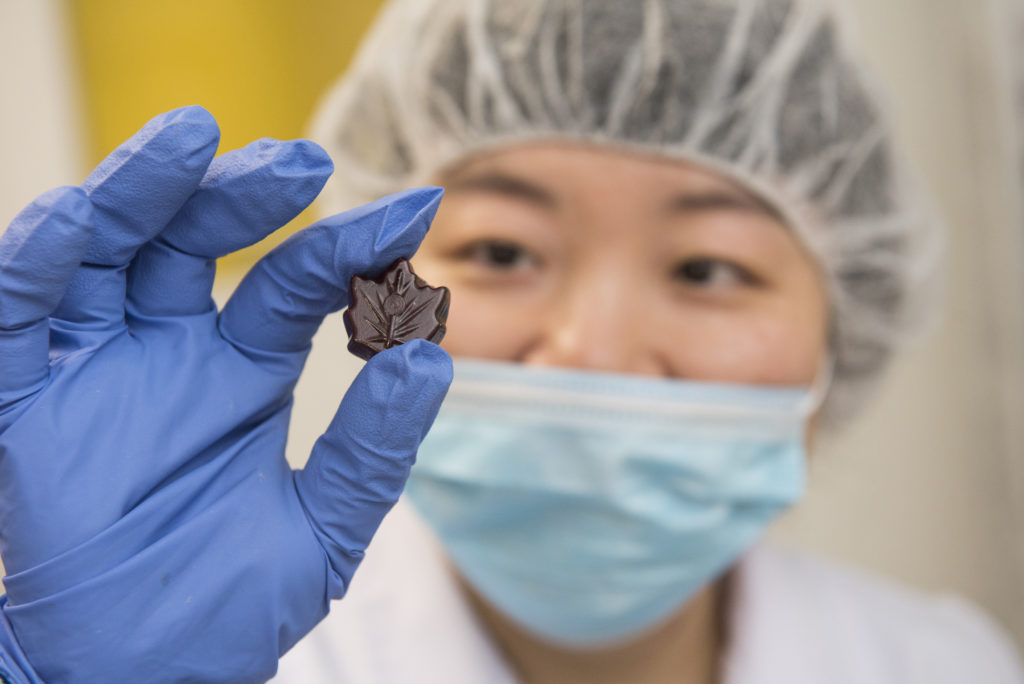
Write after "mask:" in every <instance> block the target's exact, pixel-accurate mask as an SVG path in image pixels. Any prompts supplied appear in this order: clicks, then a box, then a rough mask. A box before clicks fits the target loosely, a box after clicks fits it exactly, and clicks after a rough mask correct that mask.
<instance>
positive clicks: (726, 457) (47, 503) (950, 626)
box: [0, 0, 1022, 684]
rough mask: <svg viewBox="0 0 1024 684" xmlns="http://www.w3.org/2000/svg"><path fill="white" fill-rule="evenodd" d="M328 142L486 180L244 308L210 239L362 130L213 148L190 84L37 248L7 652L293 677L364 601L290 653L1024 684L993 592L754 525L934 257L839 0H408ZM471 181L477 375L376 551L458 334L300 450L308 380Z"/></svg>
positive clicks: (14, 474)
mask: <svg viewBox="0 0 1024 684" xmlns="http://www.w3.org/2000/svg"><path fill="white" fill-rule="evenodd" d="M317 137H318V138H320V139H321V140H322V141H323V142H324V144H325V146H326V147H327V148H328V149H329V150H330V153H331V156H332V157H333V158H334V160H335V162H336V163H337V164H338V167H339V173H338V174H337V177H338V182H337V183H336V184H335V186H334V187H333V192H334V195H333V197H334V200H333V201H334V202H336V203H338V205H339V206H346V207H347V206H352V205H353V204H358V203H360V201H369V200H371V199H373V198H376V197H378V196H380V195H382V194H385V193H388V192H395V191H398V190H401V189H402V188H404V187H408V186H413V185H420V184H423V183H428V182H429V183H437V184H441V185H443V186H445V188H446V199H445V201H444V203H443V204H442V205H441V206H440V209H438V199H439V197H438V193H437V192H436V191H432V190H421V191H413V192H408V193H404V194H399V195H395V196H391V197H388V198H385V199H384V200H380V201H377V202H375V203H373V204H371V205H369V206H367V207H364V208H361V209H358V210H354V211H351V212H348V213H346V214H342V215H339V216H334V217H331V218H329V219H325V220H324V221H322V222H320V223H318V224H316V225H315V226H313V227H311V228H310V229H308V230H307V231H303V232H302V233H300V234H299V235H297V236H295V237H294V238H293V239H291V240H289V241H288V242H286V243H285V245H283V246H282V247H281V248H279V249H277V250H275V251H274V252H273V253H272V254H271V255H270V256H269V257H268V258H266V259H265V260H263V261H262V262H261V263H260V264H259V265H258V266H257V267H256V268H255V269H254V270H253V272H252V273H251V274H250V275H249V276H247V278H246V281H245V282H243V284H242V285H241V286H240V288H239V290H238V291H237V292H236V293H235V295H234V296H233V297H232V299H231V301H230V302H229V303H228V304H227V305H226V306H225V308H224V310H223V311H221V312H219V314H218V312H217V311H216V309H215V308H214V307H212V306H211V304H210V299H209V292H210V283H211V282H212V263H213V262H212V260H213V259H214V258H216V257H217V256H220V255H221V254H224V253H226V252H228V251H231V250H232V249H237V248H238V247H240V246H242V245H244V244H249V243H251V242H253V241H254V240H256V239H259V237H261V236H262V235H263V234H265V233H266V232H268V231H270V230H272V229H273V228H274V227H276V226H278V225H281V223H283V222H285V221H286V220H287V219H288V218H289V217H290V216H291V215H294V214H295V213H297V212H298V211H299V210H300V209H301V208H302V207H303V206H305V204H307V203H308V202H309V201H310V200H311V199H312V197H313V196H314V195H315V194H316V193H317V192H318V191H319V189H320V186H321V185H322V184H323V183H324V182H325V180H326V177H327V175H328V174H329V171H330V169H329V161H328V160H327V159H326V157H325V156H324V155H323V153H322V152H321V151H319V150H318V149H317V148H315V147H314V146H311V145H309V144H308V143H305V142H301V141H300V142H296V143H277V142H274V141H263V142H259V143H256V144H254V145H253V146H250V147H249V148H246V149H245V150H241V151H237V152H231V153H228V154H225V155H223V156H221V157H219V158H218V159H216V160H214V159H213V155H214V151H215V150H216V142H217V130H216V125H215V123H213V122H212V119H210V118H209V116H208V115H207V114H205V113H204V112H202V110H198V109H197V108H186V109H183V110H178V111H176V112H171V113H169V114H167V115H164V116H162V117H158V119H156V120H154V121H153V122H151V123H150V124H148V125H147V126H146V128H144V129H143V130H142V131H141V132H140V134H138V135H137V136H136V137H135V138H133V139H132V140H131V141H129V142H128V143H126V145H125V146H123V147H122V148H119V150H117V151H115V153H114V154H113V155H112V156H111V157H110V158H108V160H107V161H105V162H104V163H103V164H102V165H101V166H100V167H99V168H98V169H97V171H95V172H94V173H93V175H91V176H90V178H89V179H87V181H86V182H85V183H84V184H83V186H82V187H81V188H66V189H61V190H58V191H54V192H52V193H48V194H47V195H44V196H43V197H42V198H40V199H39V200H37V202H36V203H34V204H33V205H31V206H30V207H29V208H28V209H27V210H26V211H25V212H23V213H22V214H21V215H19V217H18V218H17V219H16V220H15V222H14V224H12V227H11V229H9V230H8V233H7V234H5V236H4V239H3V241H2V242H0V295H2V296H0V302H6V303H7V304H6V305H5V306H4V307H0V333H2V334H0V345H2V346H0V351H2V353H0V487H3V490H2V495H0V533H2V534H0V541H3V544H4V546H3V548H2V549H0V551H2V552H3V553H4V561H5V564H6V565H7V567H8V570H9V572H10V573H11V574H10V575H9V576H8V578H7V589H8V595H7V597H0V618H2V619H0V678H6V679H7V680H9V681H11V682H18V683H19V684H20V683H21V682H31V681H41V680H45V681H75V680H80V681H112V680H115V679H122V680H126V681H258V680H261V679H265V678H266V677H268V676H270V675H271V674H273V672H274V668H275V667H276V658H277V656H278V655H279V654H281V653H283V652H285V651H287V650H289V649H290V648H292V647H293V646H295V644H296V643H297V642H299V640H300V639H302V637H303V635H305V634H306V632H307V631H308V630H310V629H311V628H312V626H313V625H314V624H315V623H316V622H317V621H318V620H320V619H321V618H322V617H323V616H324V614H325V613H326V610H327V601H328V599H330V598H340V597H341V596H342V595H343V594H346V596H345V599H344V600H343V601H342V602H341V603H340V604H339V605H338V606H337V607H336V608H335V609H334V612H333V613H332V614H331V615H330V616H329V617H328V618H327V620H326V621H324V622H323V623H322V625H321V626H320V627H319V628H318V629H317V630H316V631H315V632H314V633H313V634H311V635H310V636H309V637H308V638H306V639H305V640H303V641H301V642H299V643H298V645H297V646H295V647H294V649H293V650H292V652H291V653H290V654H289V655H288V656H286V658H285V659H284V661H283V663H282V668H281V671H280V674H279V679H280V680H282V681H302V682H308V681H318V680H319V681H396V682H399V681H400V682H405V681H438V682H442V681H443V682H453V681H462V682H480V681H488V682H490V681H514V680H516V679H521V680H524V681H540V682H543V681H558V682H572V681H589V682H600V681H630V682H645V681H653V682H665V681H679V682H731V683H739V684H742V683H745V682H761V681H785V682H822V681H828V682H839V681H850V682H908V681H922V682H925V681H927V682H943V681H948V682H958V681H986V682H1016V681H1022V678H1021V674H1020V671H1019V669H1018V666H1017V664H1016V661H1015V658H1014V656H1013V654H1012V650H1011V649H1010V648H1009V647H1008V646H1007V645H1006V642H1005V640H1004V639H1003V637H1001V636H1000V635H999V634H998V633H997V632H996V631H995V630H993V628H992V627H991V626H990V625H989V624H988V623H987V622H986V620H985V619H984V618H983V617H980V616H979V615H977V614H976V613H975V612H974V611H973V610H971V609H969V608H966V607H963V606H959V605H953V604H948V603H933V602H930V601H927V600H924V599H921V598H918V597H914V596H911V595H908V594H906V593H905V592H903V591H902V590H898V589H895V588H892V587H889V586H887V585H884V584H882V583H880V582H878V581H876V580H870V579H865V578H859V577H856V576H853V575H851V574H849V573H847V572H844V571H840V570H837V569H833V568H830V567H827V566H824V565H822V564H820V563H818V562H816V561H812V560H808V559H804V558H801V557H795V556H791V555H787V554H783V553H780V552H777V551H772V550H770V549H764V548H760V547H758V548H753V546H754V544H755V543H756V541H757V539H758V538H759V536H760V534H761V532H763V530H764V528H765V527H766V526H767V525H768V524H769V523H770V522H771V520H772V519H773V518H774V517H775V516H776V515H777V514H778V513H779V512H780V511H782V510H783V509H785V508H786V507H787V506H788V505H790V504H792V503H794V502H795V501H796V500H797V499H798V498H799V497H800V494H801V492H802V488H803V466H804V460H805V458H806V456H805V447H806V445H807V444H808V443H809V442H810V441H811V438H812V435H813V431H814V429H815V426H816V425H818V424H819V423H820V424H823V425H828V426H834V425H838V424H839V423H841V422H842V420H843V419H844V418H846V417H848V416H849V415H850V413H851V412H852V411H853V410H854V409H855V407H856V406H857V404H858V403H859V402H860V401H862V400H863V397H864V394H865V392H866V391H867V390H868V389H869V388H870V386H871V384H872V383H873V382H874V380H875V379H877V376H878V374H879V372H880V371H881V369H882V368H883V367H884V365H885V363H886V360H887V359H888V357H889V355H890V353H891V350H892V348H893V344H894V342H895V340H896V339H898V338H899V337H900V336H901V335H902V334H903V333H904V331H905V328H907V327H908V324H909V323H910V322H911V321H912V319H914V318H915V316H916V314H917V313H918V312H919V308H918V300H919V299H920V298H922V297H924V298H927V294H928V292H927V290H928V288H927V283H928V276H929V275H930V273H931V270H932V269H931V266H932V263H933V253H934V249H933V245H934V236H933V234H932V232H931V230H930V228H929V226H928V224H927V222H926V221H922V220H921V214H920V212H919V211H918V210H917V209H916V208H915V207H916V205H915V204H914V202H913V201H912V198H911V197H910V196H909V194H908V192H907V189H906V187H905V183H904V181H903V178H902V176H901V173H900V171H899V167H898V165H897V161H896V154H895V152H894V150H893V149H892V145H891V143H890V141H889V139H888V135H887V129H886V127H885V125H884V123H883V121H882V119H881V117H880V114H879V112H878V109H877V105H876V104H875V102H874V101H873V99H872V98H871V96H870V95H869V92H868V90H867V88H866V87H865V86H864V85H863V83H862V78H861V76H860V69H859V67H858V66H857V64H856V63H855V62H854V61H852V60H851V58H850V57H849V56H848V55H846V53H845V52H844V50H843V49H842V46H841V44H840V42H839V41H838V39H837V37H836V35H835V30H834V26H833V24H832V20H831V18H830V17H829V16H828V15H827V14H826V13H824V12H822V11H821V10H820V9H818V8H817V7H816V6H815V5H812V4H810V3H805V2H802V1H797V0H751V1H749V2H746V1H739V0H735V1H732V2H720V1H711V0H707V1H691V2H683V1H682V0H679V1H677V2H659V1H655V0H650V1H647V2H643V3H640V2H631V3H625V2H615V1H613V0H588V1H587V2H554V1H552V2H546V1H543V0H531V1H527V0H521V1H511V0H510V1H503V2H501V3H496V2H495V3H488V2H484V1H483V0H479V1H477V0H443V1H442V0H418V1H414V0H409V1H403V0H399V1H397V2H394V3H393V4H392V5H391V6H390V7H389V8H388V9H387V10H386V11H385V13H384V15H383V16H382V18H381V20H380V22H379V24H378V26H377V28H376V29H375V30H374V32H373V33H372V34H371V36H370V38H369V39H368V41H367V44H366V47H365V48H364V52H363V53H362V55H361V57H360V59H359V61H358V63H357V65H356V67H355V68H354V70H353V72H352V73H351V74H350V75H349V76H348V77H347V80H346V81H345V82H343V84H342V85H341V86H340V87H339V89H338V90H337V91H336V92H335V93H334V94H333V95H332V96H331V98H330V99H329V100H328V102H327V104H326V106H325V108H324V110H323V113H322V115H321V117H320V119H319V123H318V126H317ZM435 210H437V211H438V213H437V216H436V221H435V222H434V226H433V228H432V229H431V232H430V234H429V235H428V236H427V237H426V239H425V240H424V242H423V244H422V248H421V249H420V250H419V251H418V252H417V253H416V256H415V259H414V264H415V267H416V268H417V269H418V271H419V273H420V275H422V276H423V277H425V278H426V279H428V280H429V281H431V282H432V283H433V284H445V285H448V286H449V287H451V289H452V311H451V317H450V320H449V331H448V335H447V337H446V339H445V340H444V345H445V348H446V349H447V350H448V351H449V352H451V353H452V354H453V355H455V356H456V357H457V358H458V360H457V362H456V364H455V368H456V378H457V379H456V381H455V383H454V384H453V386H452V390H451V394H450V396H449V397H448V400H447V401H446V403H445V406H444V408H443V410H442V411H441V413H440V414H437V421H436V423H435V424H434V427H433V429H432V431H431V433H430V435H429V436H428V437H427V438H426V440H425V441H424V442H423V445H422V448H421V449H420V452H419V457H418V462H417V465H416V467H415V468H412V476H411V478H410V480H409V487H408V490H407V491H408V493H409V497H408V499H409V502H408V504H406V503H404V502H403V503H400V504H399V505H398V506H397V507H396V508H395V509H394V510H393V511H392V512H391V514H390V515H389V516H388V517H387V519H386V521H385V523H384V524H383V526H382V528H381V530H380V533H379V535H377V536H376V537H374V544H373V546H372V547H371V548H372V550H371V551H370V552H369V554H368V555H367V558H366V561H365V564H364V567H363V569H362V570H361V571H360V573H359V575H358V576H359V579H358V580H356V581H355V582H354V583H352V584H351V585H350V580H352V576H353V572H354V570H355V568H356V566H357V565H359V564H360V561H361V560H362V556H363V550H364V549H365V548H366V546H367V544H368V542H369V539H370V537H371V536H372V535H373V534H374V531H375V529H376V527H377V524H378V522H379V521H380V520H381V518H382V517H383V516H384V514H385V513H387V511H388V510H389V509H390V507H391V505H392V503H394V501H395V499H397V497H398V495H399V493H401V492H402V490H403V486H404V484H405V481H406V476H407V475H408V474H409V470H410V466H411V463H412V461H413V459H414V457H415V456H416V447H417V445H418V444H419V442H420V440H421V439H423V436H424V434H425V432H426V430H427V427H428V426H429V425H430V424H431V421H432V420H433V418H434V415H435V414H436V413H437V411H438V404H439V403H440V399H441V397H442V396H443V395H444V391H445V389H446V387H447V385H448V382H449V381H450V379H451V368H450V366H449V365H448V357H447V356H446V355H445V354H444V352H442V351H441V350H439V349H437V348H436V347H434V346H433V345H429V344H426V343H422V342H420V341H414V342H411V343H408V344H406V345H403V346H402V347H398V348H395V349H391V350H387V351H385V352H382V353H380V354H378V355H377V356H375V357H374V358H373V359H371V360H370V361H369V362H368V363H367V365H366V367H365V368H364V370H363V371H362V373H361V374H360V376H359V378H358V379H357V380H356V382H355V383H354V385H353V387H352V388H351V389H350V390H349V393H348V394H347V396H346V398H345V400H344V401H343V403H342V407H341V409H340V410H339V413H338V417H337V418H336V419H335V421H334V423H333V424H332V426H331V427H330V428H329V429H328V431H327V433H326V434H325V435H324V437H323V438H322V439H321V440H320V441H319V442H318V444H317V447H316V449H315V450H314V453H313V455H312V456H311V459H310V464H309V465H308V466H307V467H306V469H304V470H303V471H301V472H298V473H294V474H293V473H291V472H290V471H288V469H287V468H286V467H285V465H284V461H283V458H282V452H283V444H284V439H285V430H286V426H287V419H288V411H289V408H290V399H291V389H292V387H293V386H294V382H295V379H296V378H297V376H298V372H299V369H300V368H301V366H302V362H303V361H304V359H305V355H306V353H307V352H308V349H309V342H310V337H311V336H312V334H313V332H314V331H315V329H316V326H317V325H318V323H319V321H320V319H321V318H322V316H323V315H324V314H325V313H327V312H328V311H331V310H336V309H338V308H339V307H341V306H343V305H344V303H345V302H346V301H347V294H348V293H347V292H346V289H345V288H346V285H347V283H348V279H349V278H350V277H351V276H352V275H355V274H359V273H369V272H376V271H379V270H381V269H382V268H384V267H385V266H386V265H387V264H388V263H390V261H392V260H393V259H394V258H396V257H398V256H408V255H409V254H411V253H412V252H413V251H415V250H416V247H417V245H418V244H419V241H420V240H421V239H422V238H423V235H424V232H425V230H426V225H427V224H428V223H429V222H430V219H431V218H433V215H434V211H435ZM510 362H511V363H510ZM40 434H47V435H52V438H51V439H50V440H49V441H43V440H40V439H39V435H40ZM112 473H116V476H112ZM69 492H74V493H75V496H74V497H72V496H69ZM54 501H57V502H58V505H53V504H52V502H54Z"/></svg>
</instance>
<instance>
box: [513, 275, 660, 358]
mask: <svg viewBox="0 0 1024 684" xmlns="http://www.w3.org/2000/svg"><path fill="white" fill-rule="evenodd" d="M626 280H627V279H626V278H624V277H622V276H615V275H614V274H597V275H595V276H593V277H590V278H579V279H577V280H576V281H575V282H572V283H569V284H567V287H565V288H563V289H562V291H561V292H560V293H559V294H558V295H556V301H555V302H553V305H552V306H551V307H550V308H549V310H548V315H547V317H546V318H545V320H544V321H543V322H542V324H541V325H540V327H539V329H538V332H537V337H536V339H535V341H534V344H533V345H531V346H530V348H529V349H528V351H527V353H526V355H525V357H524V358H523V361H524V362H525V363H532V364H536V365H542V366H561V367H566V368H582V369H587V370H596V371H605V372H612V373H632V374H638V375H664V374H665V373H666V372H667V369H664V368H662V367H661V364H660V363H659V361H658V357H657V355H656V353H655V351H654V350H655V348H656V345H654V344H653V342H654V340H653V336H654V335H656V334H657V330H656V326H652V325H647V324H645V318H646V317H647V315H648V314H649V313H650V312H649V310H648V309H647V307H645V306H644V304H643V302H638V301H635V300H634V297H633V296H632V293H631V291H630V283H629V282H627V281H626Z"/></svg>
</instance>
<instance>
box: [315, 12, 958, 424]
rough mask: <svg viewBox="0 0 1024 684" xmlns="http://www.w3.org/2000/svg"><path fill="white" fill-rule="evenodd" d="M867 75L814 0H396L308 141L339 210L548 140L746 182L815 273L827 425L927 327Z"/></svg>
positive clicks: (920, 245) (924, 218)
mask: <svg viewBox="0 0 1024 684" xmlns="http://www.w3.org/2000/svg"><path fill="white" fill-rule="evenodd" d="M863 71H864V70H863V66H862V65H861V64H860V63H859V62H857V61H855V60H854V59H852V58H851V56H850V55H849V54H848V53H847V52H846V51H845V49H844V47H843V45H842V41H841V40H840V37H839V35H838V33H837V26H836V21H835V18H834V15H833V14H832V13H831V12H830V11H828V10H827V9H826V8H825V7H824V6H823V5H822V3H820V2H810V1H808V0H749V1H748V0H395V1H393V2H391V3H390V5H388V6H387V7H386V8H385V9H384V11H383V12H382V14H381V16H380V17H379V19H378V21H377V24H376V25H375V27H374V28H373V29H372V31H371V33H370V34H369V36H368V39H367V40H366V42H365V43H364V45H363V47H362V50H361V52H360V53H359V54H358V56H357V58H356V61H355V63H354V66H353V68H352V69H351V70H350V72H349V73H348V74H347V75H346V76H345V77H344V78H343V79H342V80H341V81H340V82H339V83H338V84H337V85H336V86H335V88H334V89H333V90H332V91H331V92H330V93H329V94H328V96H327V98H326V99H325V101H324V103H323V105H322V108H321V110H320V112H319V114H318V116H317V118H316V120H315V123H314V131H313V136H314V137H315V138H316V139H317V140H318V141H319V142H321V143H322V144H324V146H325V147H326V149H327V150H328V152H329V153H330V154H331V156H332V157H333V158H334V161H335V164H336V166H337V172H336V173H335V175H334V178H333V180H332V183H331V184H329V185H328V190H327V194H326V201H327V202H328V203H329V205H330V206H329V208H330V209H332V210H341V209H344V208H348V207H350V206H352V205H354V204H357V203H361V202H364V201H369V200H370V199H373V198H376V197H379V196H381V195H384V194H388V193H391V192H395V191H398V190H400V189H402V188H405V187H409V186H413V185H418V184H423V183H427V182H430V181H431V180H432V177H433V176H435V175H436V174H437V173H438V171H440V170H441V169H442V168H443V167H445V166H448V165H450V164H453V163H455V162H458V161H459V160H462V159H464V158H466V157H467V156H468V155H473V154H478V153H480V152H483V151H485V150H487V149H493V148H496V147H502V146H507V145H511V144H515V143H519V142H524V141H536V140H543V139H557V140H567V139H568V140H579V141H586V142H589V143H597V144H602V145H609V146H613V147H617V148H621V149H625V150H631V151H636V152H640V153H645V154H654V155H657V156H659V157H667V158H671V159H680V160H687V161H690V162H697V163H699V164H701V165H703V166H705V167H707V168H709V169H712V170H715V171H717V172H719V173H722V174H725V175H726V176H728V177H730V178H732V179H733V180H735V181H738V182H739V183H740V184H741V185H743V186H745V187H747V188H748V189H750V190H751V191H753V192H755V193H757V194H759V195H760V196H762V197H763V198H764V199H765V200H766V201H768V202H769V203H770V204H771V205H772V206H773V207H775V208H776V209H777V210H778V211H779V213H780V214H781V215H782V216H783V217H784V218H785V220H786V221H787V222H788V224H789V225H790V227H791V228H792V229H793V230H794V231H795V232H796V233H797V234H798V235H799V236H800V237H801V238H802V240H803V241H804V242H805V243H806V245H807V246H808V247H809V249H810V250H811V252H812V253H813V254H814V255H815V256H816V257H817V258H818V259H819V260H820V263H821V267H822V270H823V272H824V273H825V275H826V276H827V279H828V281H829V287H830V296H831V305H832V340H831V344H832V346H831V353H832V357H833V363H834V366H833V368H832V372H833V384H832V388H831V390H830V392H829V396H828V399H827V400H826V404H825V417H826V419H828V422H831V423H835V422H836V419H837V418H843V417H846V416H848V415H850V414H851V413H852V412H853V411H854V409H855V408H857V407H858V406H859V405H860V404H861V403H862V401H863V398H864V396H865V393H866V390H867V389H868V388H869V387H870V386H871V385H872V384H873V382H874V381H875V380H877V378H878V376H879V374H880V371H881V370H882V369H883V368H884V366H885V365H886V362H887V360H888V359H889V357H890V355H891V352H892V350H893V348H894V347H895V346H896V344H897V343H898V342H900V341H901V340H902V339H904V338H905V337H906V335H907V333H908V332H910V331H911V330H912V328H914V327H915V325H916V324H918V323H919V322H921V320H922V318H923V317H922V316H921V315H920V314H921V313H922V311H923V307H922V304H923V303H924V302H922V298H923V299H924V300H929V299H931V297H930V296H929V295H930V294H931V290H932V280H933V279H932V278H931V277H930V276H931V274H932V272H933V271H934V265H935V261H936V259H935V258H934V257H935V255H936V249H935V247H936V246H937V244H938V233H937V231H935V230H933V226H932V225H931V220H930V219H931V216H930V215H929V214H928V213H927V212H925V211H923V210H922V209H923V208H922V206H921V205H920V204H919V203H918V202H917V201H916V198H915V197H914V195H913V193H911V192H910V189H909V188H908V187H907V183H906V177H905V176H904V174H903V172H902V171H901V169H900V168H899V167H898V158H897V156H898V155H897V154H896V152H895V151H894V149H893V145H892V141H891V139H890V136H891V131H890V129H889V125H888V123H887V122H886V121H885V120H884V118H883V117H882V115H881V112H880V106H879V103H878V101H877V97H875V95H874V93H873V92H872V89H871V88H870V87H869V85H868V83H866V77H865V74H864V73H863Z"/></svg>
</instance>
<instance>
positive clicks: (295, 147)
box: [274, 138, 334, 181]
mask: <svg viewBox="0 0 1024 684" xmlns="http://www.w3.org/2000/svg"><path fill="white" fill-rule="evenodd" d="M274 166H275V168H277V169H278V170H279V172H280V174H281V175H300V176H319V177H322V178H323V180H324V181H326V180H327V179H328V178H329V177H330V175H331V174H332V173H334V162H333V161H331V157H330V155H328V154H327V151H326V150H324V148H322V147H320V146H319V145H317V144H316V143H315V142H313V141H312V140H305V139H302V138H299V139H297V140H288V141H285V142H284V143H282V144H281V145H280V148H279V152H278V154H277V156H276V158H275V160H274Z"/></svg>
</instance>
